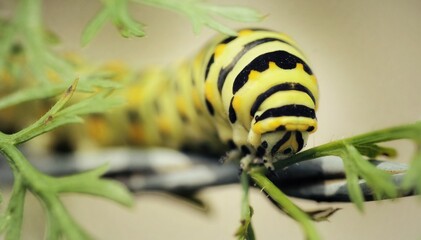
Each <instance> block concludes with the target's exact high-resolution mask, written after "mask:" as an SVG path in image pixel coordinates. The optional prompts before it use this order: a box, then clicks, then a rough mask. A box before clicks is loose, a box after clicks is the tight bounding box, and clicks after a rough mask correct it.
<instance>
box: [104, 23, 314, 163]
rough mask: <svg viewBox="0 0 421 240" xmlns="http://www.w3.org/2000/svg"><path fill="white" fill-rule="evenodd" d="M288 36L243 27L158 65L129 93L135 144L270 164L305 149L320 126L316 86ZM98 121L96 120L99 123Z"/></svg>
mask: <svg viewBox="0 0 421 240" xmlns="http://www.w3.org/2000/svg"><path fill="white" fill-rule="evenodd" d="M306 62H307V60H306V59H305V57H304V55H303V53H302V52H301V51H300V50H299V49H298V47H297V46H296V43H295V42H294V41H293V40H292V39H291V38H290V37H288V36H287V35H285V34H281V33H277V32H274V31H269V30H264V29H245V30H240V31H238V34H237V35H236V36H219V37H217V38H215V39H214V40H212V41H211V42H210V43H208V44H207V45H206V46H205V48H204V49H203V50H202V51H200V52H199V53H198V54H197V55H196V56H195V58H193V60H190V61H184V62H182V63H179V64H178V65H177V67H174V68H172V69H162V68H154V69H149V70H148V71H146V72H144V73H142V74H141V76H140V77H139V78H138V79H136V80H134V81H132V83H131V84H129V86H128V89H127V90H125V93H124V96H126V100H127V102H128V106H127V108H126V109H125V111H126V113H125V114H121V115H125V116H126V120H127V122H128V123H129V128H128V131H127V132H128V134H129V135H130V136H131V138H130V139H131V140H130V141H129V142H132V143H135V144H136V145H164V146H169V147H173V148H179V149H180V148H186V147H187V148H200V147H201V149H203V146H206V147H207V149H208V150H209V151H212V152H215V151H216V152H221V151H227V150H228V151H227V152H228V153H227V159H234V158H241V159H242V160H241V163H242V166H243V167H247V166H248V164H250V163H251V162H258V163H264V164H265V165H266V166H267V167H271V166H272V162H273V161H274V160H279V159H283V158H286V157H288V156H290V155H292V154H294V153H296V152H298V151H300V150H301V149H302V148H303V147H304V146H305V145H306V141H307V138H308V135H309V133H311V132H314V131H315V130H316V129H317V119H316V115H315V111H316V109H317V105H318V86H317V81H316V78H315V76H314V75H313V73H312V71H311V69H310V67H309V66H308V64H307V63H306ZM96 124H97V123H96Z"/></svg>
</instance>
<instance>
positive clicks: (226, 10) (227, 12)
mask: <svg viewBox="0 0 421 240" xmlns="http://www.w3.org/2000/svg"><path fill="white" fill-rule="evenodd" d="M102 2H103V4H104V6H103V8H102V9H101V10H100V12H99V13H97V14H96V15H95V17H94V18H93V19H92V20H91V21H90V23H89V24H88V25H87V26H86V28H85V30H84V32H83V34H82V39H81V42H82V45H86V44H88V43H89V42H90V41H91V40H92V39H93V38H94V37H95V35H96V34H97V33H98V31H99V30H100V29H101V27H102V26H103V25H104V24H105V23H106V22H107V21H109V20H110V21H111V22H113V24H114V25H115V26H116V27H117V29H118V30H119V32H120V34H121V35H122V36H123V37H143V36H144V35H145V29H144V25H143V24H141V23H139V22H137V21H136V20H134V19H133V18H132V16H131V14H130V13H129V2H133V3H138V4H146V5H151V6H155V7H159V8H164V9H168V10H171V11H175V12H177V13H179V14H182V15H185V16H186V17H188V18H189V20H190V21H191V23H192V24H193V29H194V32H196V33H198V32H200V30H201V29H202V28H203V27H204V26H207V27H210V28H212V29H215V30H216V31H219V32H222V33H225V34H228V35H235V31H234V30H232V29H231V28H229V27H227V26H225V25H224V24H222V23H220V22H219V21H218V20H216V19H215V16H220V17H223V18H227V19H231V20H234V21H239V22H258V21H260V20H262V19H263V15H261V14H260V13H258V12H257V11H255V10H253V9H250V8H246V7H238V6H218V5H215V4H209V3H206V2H204V1H203V0H104V1H102Z"/></svg>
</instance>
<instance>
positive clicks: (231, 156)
mask: <svg viewBox="0 0 421 240" xmlns="http://www.w3.org/2000/svg"><path fill="white" fill-rule="evenodd" d="M241 156H242V153H241V151H240V150H238V149H233V150H229V151H228V152H227V153H226V154H225V156H224V157H222V158H221V160H220V162H221V163H226V162H234V161H238V160H239V159H240V158H241Z"/></svg>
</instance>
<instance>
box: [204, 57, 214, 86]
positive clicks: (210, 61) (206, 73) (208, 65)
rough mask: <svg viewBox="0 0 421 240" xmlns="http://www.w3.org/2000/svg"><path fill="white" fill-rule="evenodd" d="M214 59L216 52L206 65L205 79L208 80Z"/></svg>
mask: <svg viewBox="0 0 421 240" xmlns="http://www.w3.org/2000/svg"><path fill="white" fill-rule="evenodd" d="M214 61H215V54H212V56H211V57H210V59H209V62H208V64H207V65H206V70H205V79H204V80H205V81H206V79H208V74H209V70H210V67H211V66H212V64H213V62H214Z"/></svg>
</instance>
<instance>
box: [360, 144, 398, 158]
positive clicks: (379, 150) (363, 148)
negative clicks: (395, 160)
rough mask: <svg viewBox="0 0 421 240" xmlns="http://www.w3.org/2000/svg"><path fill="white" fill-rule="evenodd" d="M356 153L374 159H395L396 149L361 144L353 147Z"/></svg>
mask: <svg viewBox="0 0 421 240" xmlns="http://www.w3.org/2000/svg"><path fill="white" fill-rule="evenodd" d="M355 147H356V148H357V149H358V151H359V152H360V153H361V154H362V155H364V156H367V157H369V158H375V157H378V156H386V157H396V155H397V152H396V149H394V148H390V147H382V146H379V145H377V144H363V145H356V146H355Z"/></svg>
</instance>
